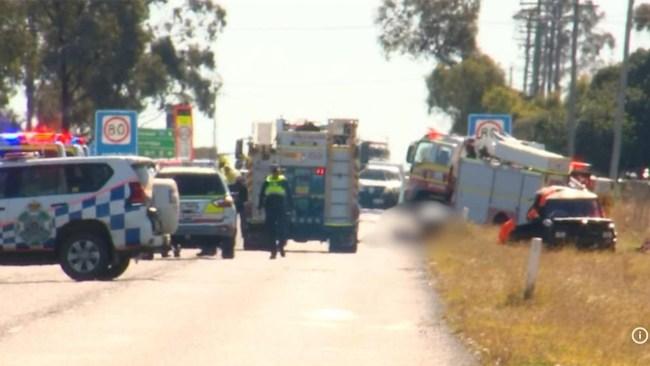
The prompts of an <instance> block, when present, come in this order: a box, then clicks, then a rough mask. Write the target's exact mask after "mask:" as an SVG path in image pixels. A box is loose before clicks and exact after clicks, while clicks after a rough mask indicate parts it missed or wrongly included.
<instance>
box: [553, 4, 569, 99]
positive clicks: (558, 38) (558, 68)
mask: <svg viewBox="0 0 650 366" xmlns="http://www.w3.org/2000/svg"><path fill="white" fill-rule="evenodd" d="M565 1H566V0H560V1H559V2H558V4H557V6H558V10H557V12H558V18H559V24H558V26H557V34H556V35H555V48H556V50H555V60H554V61H553V62H555V75H554V78H553V82H554V84H555V92H556V93H560V92H561V89H562V86H561V85H560V82H561V81H562V80H561V79H562V30H563V29H564V24H563V23H564V20H563V17H564V3H565Z"/></svg>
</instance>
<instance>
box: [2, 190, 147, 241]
mask: <svg viewBox="0 0 650 366" xmlns="http://www.w3.org/2000/svg"><path fill="white" fill-rule="evenodd" d="M126 189H127V184H120V185H119V186H116V187H114V188H112V189H111V190H109V191H104V192H100V193H99V194H98V195H96V196H93V197H90V198H87V199H84V200H82V201H79V202H76V203H71V204H69V205H61V206H57V207H56V208H55V209H54V210H53V212H52V213H53V215H54V217H53V218H52V221H53V225H52V227H53V228H54V229H53V230H52V237H51V238H50V239H49V240H47V241H46V242H45V243H42V244H41V245H38V246H34V247H30V246H28V245H26V244H25V243H24V242H23V240H22V239H21V237H20V234H19V233H17V226H16V224H15V223H13V222H12V223H6V224H4V225H2V226H0V249H5V250H12V249H19V250H29V249H33V248H46V249H54V246H55V240H54V237H55V233H56V230H58V229H59V228H61V227H63V226H64V225H66V224H67V223H69V222H71V221H74V220H82V219H97V220H100V221H102V222H104V223H105V224H106V226H107V228H108V229H109V230H110V233H111V237H112V238H113V242H114V244H115V245H116V246H118V247H123V246H125V245H126V246H136V245H139V244H141V243H142V242H141V238H140V237H141V232H140V228H139V226H140V225H142V223H141V222H140V221H139V220H136V219H132V220H129V219H128V216H129V213H131V212H136V211H139V210H140V209H143V207H142V206H133V205H129V204H128V203H127V202H126V200H125V198H126V193H127V191H126ZM128 223H131V225H134V226H135V227H128Z"/></svg>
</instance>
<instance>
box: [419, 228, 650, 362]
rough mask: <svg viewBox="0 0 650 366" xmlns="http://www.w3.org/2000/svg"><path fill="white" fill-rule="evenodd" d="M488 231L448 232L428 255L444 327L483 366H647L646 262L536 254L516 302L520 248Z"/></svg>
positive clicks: (628, 256)
mask: <svg viewBox="0 0 650 366" xmlns="http://www.w3.org/2000/svg"><path fill="white" fill-rule="evenodd" d="M496 237H497V231H496V229H493V228H484V227H477V226H471V225H453V226H450V228H449V229H447V230H446V231H445V232H443V233H441V234H440V236H439V237H437V238H435V239H434V241H435V244H434V245H433V246H432V249H431V260H430V265H431V270H432V272H433V275H434V277H435V278H436V281H435V283H436V286H437V287H438V290H439V293H440V294H441V296H442V297H443V300H444V302H445V304H446V307H447V318H448V319H447V320H448V322H449V323H450V325H451V327H452V328H453V329H455V330H456V331H458V332H459V333H460V334H461V335H462V336H463V337H464V338H465V339H466V340H467V342H468V343H470V344H471V345H473V346H475V347H476V348H477V349H478V350H479V352H480V353H481V359H482V362H483V364H485V365H516V366H524V365H529V366H532V365H539V366H542V365H550V366H556V365H563V366H564V365H650V342H649V343H647V344H646V345H643V346H640V345H636V344H634V343H633V342H632V340H631V331H632V329H634V328H635V327H637V326H644V327H646V328H648V329H650V255H646V254H639V253H637V252H633V251H619V252H617V253H612V252H579V251H576V250H573V249H569V248H567V249H563V250H558V251H544V252H543V254H542V259H541V267H540V273H539V278H538V281H537V287H536V291H535V296H534V298H533V299H532V300H530V301H524V300H523V295H522V294H523V283H524V276H525V267H526V262H527V258H528V248H527V247H526V246H523V245H522V246H501V245H498V244H496Z"/></svg>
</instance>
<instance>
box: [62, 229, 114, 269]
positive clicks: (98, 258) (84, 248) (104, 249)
mask: <svg viewBox="0 0 650 366" xmlns="http://www.w3.org/2000/svg"><path fill="white" fill-rule="evenodd" d="M59 263H60V264H61V268H62V269H63V272H65V274H67V275H68V277H70V278H72V279H73V280H75V281H88V280H94V279H96V278H97V277H98V276H100V275H102V274H104V273H106V271H107V269H108V264H109V252H108V244H107V242H106V240H104V239H103V238H102V237H100V236H97V235H93V234H90V233H76V234H72V235H70V236H69V237H68V238H66V239H65V240H64V241H63V243H62V245H61V249H60V251H59Z"/></svg>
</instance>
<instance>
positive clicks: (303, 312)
mask: <svg viewBox="0 0 650 366" xmlns="http://www.w3.org/2000/svg"><path fill="white" fill-rule="evenodd" d="M401 220H402V221H403V218H402V219H401ZM395 225H402V223H401V221H400V217H399V214H387V215H384V216H383V217H380V216H379V214H378V213H376V212H367V213H365V214H364V215H363V223H362V229H361V237H362V244H361V247H360V250H359V253H357V254H356V255H346V254H338V255H331V254H328V253H326V252H324V251H325V249H326V247H325V246H321V245H319V244H307V245H299V244H290V246H289V250H290V252H289V253H288V256H287V258H284V259H280V260H276V261H270V260H269V259H268V256H267V254H266V253H262V252H243V251H239V252H237V258H236V259H235V260H233V261H224V260H221V259H195V258H194V257H193V255H194V253H193V252H191V251H185V252H184V253H183V258H181V259H169V260H162V259H157V260H154V261H148V262H139V263H137V264H135V265H134V264H132V266H131V268H129V270H128V271H127V272H126V274H125V275H124V276H123V277H122V278H120V279H119V280H117V281H114V282H88V283H75V282H71V281H70V280H68V279H67V277H65V276H64V275H63V273H62V272H61V271H60V269H59V267H58V266H39V267H22V268H21V267H0V365H21V366H26V365H45V364H47V365H48V366H51V365H66V366H73V365H84V366H85V365H264V366H271V365H282V366H291V365H300V366H304V365H310V366H312V365H327V366H332V365H409V366H411V365H454V366H458V365H468V364H473V361H472V359H471V357H469V356H468V354H467V352H466V351H465V350H464V349H463V347H462V346H460V345H459V343H458V342H457V341H456V340H455V339H454V337H452V336H450V335H449V333H448V332H447V331H446V329H445V327H444V326H443V325H442V324H441V323H440V321H439V319H440V310H439V308H438V306H437V305H436V303H435V300H434V299H433V295H432V293H431V290H430V289H429V288H428V287H427V284H426V283H427V279H426V276H425V274H424V272H423V267H422V265H421V262H420V260H418V259H417V255H416V254H415V252H414V251H413V250H408V249H406V248H405V247H404V246H400V245H395V244H394V243H390V241H391V235H390V232H391V230H392V229H391V227H392V226H395Z"/></svg>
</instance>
